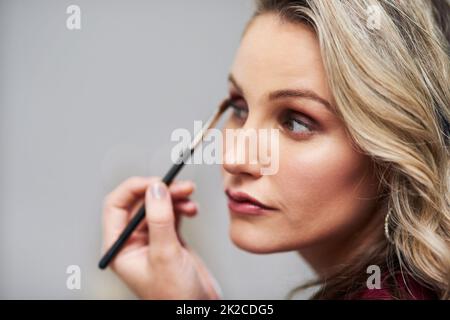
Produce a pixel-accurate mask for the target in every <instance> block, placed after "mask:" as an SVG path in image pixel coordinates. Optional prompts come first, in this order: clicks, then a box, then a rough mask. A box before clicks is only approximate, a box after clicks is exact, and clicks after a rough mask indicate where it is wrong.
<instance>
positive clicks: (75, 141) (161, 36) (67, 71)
mask: <svg viewBox="0 0 450 320" xmlns="http://www.w3.org/2000/svg"><path fill="white" fill-rule="evenodd" d="M71 4H76V5H79V6H80V7H81V17H82V24H81V27H82V29H81V30H75V31H70V30H68V29H67V28H66V19H67V17H68V14H66V8H67V7H68V6H69V5H71ZM252 10H253V2H252V1H250V0H247V1H243V0H232V1H230V0H227V1H223V0H222V1H218V0H214V1H212V0H194V1H181V0H178V1H137V0H133V1H125V0H122V1H117V0H116V1H111V0H107V1H106V0H95V1H94V0H90V1H87V0H84V1H81V0H77V1H62V0H53V1H50V0H48V1H47V0H40V1H19V0H10V1H7V0H0V70H1V71H0V130H1V131H0V152H1V158H0V159H1V160H0V259H1V262H0V298H7V299H14V298H31V299H43V298H61V299H80V298H86V299H95V298H133V297H134V296H133V295H132V294H131V293H130V292H129V291H128V290H127V289H126V288H125V286H124V285H123V284H122V283H121V282H120V281H119V280H118V279H117V278H116V277H115V276H114V275H113V274H112V273H111V271H106V272H102V271H99V270H98V269H97V267H96V266H97V262H98V259H99V257H100V243H101V228H100V221H101V205H102V199H103V197H104V195H105V194H107V193H108V192H109V191H110V190H111V189H112V188H114V186H116V185H117V184H118V183H119V182H120V181H122V180H124V179H125V178H126V177H129V176H131V175H160V176H161V175H163V174H164V173H165V171H166V170H167V169H168V168H169V160H170V149H171V147H172V146H173V143H172V142H171V141H170V134H171V132H172V130H174V129H176V128H187V129H188V130H190V131H191V132H192V130H193V122H194V120H202V119H205V118H206V117H207V116H208V115H209V114H210V113H211V111H212V110H213V108H215V107H216V105H217V104H218V102H219V101H220V100H221V99H222V98H223V97H224V96H225V95H226V93H227V91H226V77H227V74H228V71H229V68H230V66H231V63H232V61H233V58H234V53H235V51H236V49H237V47H238V45H239V40H240V36H241V32H242V30H243V27H244V25H245V23H246V21H247V20H248V18H249V17H250V15H251V13H252ZM219 169H220V168H219V167H218V166H217V165H215V166H206V165H195V166H194V165H192V166H188V167H186V168H185V170H184V171H183V173H182V174H181V175H180V178H188V179H193V180H195V181H196V183H197V186H198V189H197V191H196V193H195V195H194V196H193V198H194V199H195V200H197V201H199V202H200V212H199V215H198V217H197V218H195V219H194V220H185V221H184V224H183V230H182V232H183V234H184V235H185V238H186V239H187V240H188V241H189V242H190V243H191V245H192V246H193V247H194V248H196V249H197V251H198V252H199V254H200V255H201V256H202V257H203V258H204V260H205V263H206V264H207V265H208V266H209V268H210V269H211V271H212V273H213V274H214V275H215V277H216V278H217V280H218V281H219V283H220V285H221V287H222V290H223V293H224V297H225V298H235V299H243V298H255V299H263V298H274V299H283V298H284V297H285V296H286V294H287V292H288V291H289V290H290V289H291V288H293V287H295V286H296V285H298V284H300V283H302V281H305V280H307V279H310V278H311V276H312V273H311V271H310V270H309V268H308V267H307V266H306V265H305V263H304V262H302V260H301V259H300V258H299V257H298V255H296V254H295V253H280V254H272V255H254V254H249V253H247V252H244V251H241V250H239V249H238V248H236V247H234V245H233V244H232V243H231V241H230V239H229V237H228V212H227V208H226V202H225V197H224V195H223V193H222V185H221V180H220V179H221V178H220V171H219ZM72 264H75V265H79V266H80V267H81V271H82V274H81V275H82V281H81V285H82V287H81V290H68V289H67V288H66V279H67V277H68V275H67V274H66V268H67V266H69V265H72ZM305 297H307V295H306V294H302V295H300V296H299V298H305Z"/></svg>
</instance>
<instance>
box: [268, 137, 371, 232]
mask: <svg viewBox="0 0 450 320" xmlns="http://www.w3.org/2000/svg"><path fill="white" fill-rule="evenodd" d="M297 149H300V148H297ZM284 152H289V154H290V156H289V157H288V156H285V157H281V159H283V161H280V170H279V174H278V175H277V180H278V181H277V182H276V183H277V185H278V188H279V189H280V190H283V191H282V194H281V197H282V199H283V203H284V206H285V208H287V209H286V210H287V211H286V212H285V214H286V216H287V218H288V219H290V220H291V222H292V223H293V226H295V225H296V223H297V222H298V223H299V224H301V225H302V226H303V227H305V223H306V224H310V225H317V224H320V223H322V222H323V223H328V224H329V223H330V222H331V221H333V220H336V223H339V220H345V219H346V218H351V217H352V215H354V214H357V213H358V212H357V211H360V210H359V209H360V208H359V207H360V205H359V204H358V198H359V197H361V196H362V194H365V193H367V190H365V186H364V181H362V180H363V179H364V177H365V175H366V174H367V170H368V166H367V162H368V160H367V159H366V158H365V157H363V156H362V155H361V154H359V153H357V152H356V151H355V150H354V149H353V148H352V147H351V146H350V145H349V144H348V143H345V142H343V141H336V139H329V140H328V141H327V140H322V141H321V143H320V144H319V143H317V144H315V145H311V146H308V147H307V146H306V145H304V146H302V150H286V149H285V150H284ZM360 184H362V186H361V190H358V186H359V185H360Z"/></svg>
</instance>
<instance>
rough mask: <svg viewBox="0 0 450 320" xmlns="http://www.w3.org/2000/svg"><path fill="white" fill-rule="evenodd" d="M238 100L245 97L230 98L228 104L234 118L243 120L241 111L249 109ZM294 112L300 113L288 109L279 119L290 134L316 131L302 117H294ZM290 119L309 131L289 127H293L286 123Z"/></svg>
mask: <svg viewBox="0 0 450 320" xmlns="http://www.w3.org/2000/svg"><path fill="white" fill-rule="evenodd" d="M238 100H243V99H242V98H238V97H236V98H230V99H229V100H228V105H229V107H231V108H232V109H233V114H232V117H233V119H235V120H237V121H243V120H245V119H243V117H242V114H241V113H243V112H245V113H248V109H247V108H244V107H240V106H238V105H237V104H236V102H237V101H238ZM293 113H297V114H299V112H298V111H295V110H292V109H287V110H285V111H283V112H282V114H281V117H280V118H281V119H279V120H278V121H279V122H281V123H280V125H282V126H283V128H285V129H286V130H287V131H289V134H291V135H294V136H304V135H310V134H312V133H313V131H314V129H313V126H312V125H310V124H308V123H306V122H305V121H302V120H300V119H298V118H296V117H293V116H292V114H293ZM302 116H303V117H306V116H304V115H302ZM288 121H293V122H295V123H297V124H298V125H301V126H303V127H305V128H306V130H307V132H305V131H302V132H298V133H296V132H294V131H292V129H289V128H288V127H291V128H292V125H287V124H286V122H288ZM311 121H312V120H311Z"/></svg>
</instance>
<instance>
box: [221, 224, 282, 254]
mask: <svg viewBox="0 0 450 320" xmlns="http://www.w3.org/2000/svg"><path fill="white" fill-rule="evenodd" d="M229 235H230V239H231V241H232V242H233V244H234V245H235V246H237V247H238V248H240V249H242V250H245V251H248V252H251V253H259V254H263V253H275V252H281V251H288V250H289V249H288V248H284V246H283V245H281V244H278V243H277V242H276V241H274V240H275V239H274V238H273V237H270V236H269V235H270V232H267V230H266V231H264V230H262V229H260V228H258V227H257V226H253V225H251V224H249V223H248V222H243V221H232V222H231V224H230V230H229Z"/></svg>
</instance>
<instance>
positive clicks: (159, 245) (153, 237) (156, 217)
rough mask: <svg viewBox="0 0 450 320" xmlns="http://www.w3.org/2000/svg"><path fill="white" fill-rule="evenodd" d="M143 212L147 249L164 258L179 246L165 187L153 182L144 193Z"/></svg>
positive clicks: (160, 183) (169, 199)
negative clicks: (147, 240) (145, 222)
mask: <svg viewBox="0 0 450 320" xmlns="http://www.w3.org/2000/svg"><path fill="white" fill-rule="evenodd" d="M145 211H146V214H145V216H146V219H147V225H148V231H149V248H150V251H151V252H152V253H156V254H157V255H159V253H162V254H163V255H164V256H166V254H167V253H168V252H172V250H171V249H178V248H179V247H180V246H181V244H180V242H179V240H178V236H177V231H176V228H175V214H174V212H173V208H172V199H171V197H170V193H169V190H168V188H167V186H166V185H165V184H164V183H163V182H161V181H154V182H153V183H151V184H150V186H149V187H148V189H147V191H146V193H145Z"/></svg>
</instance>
